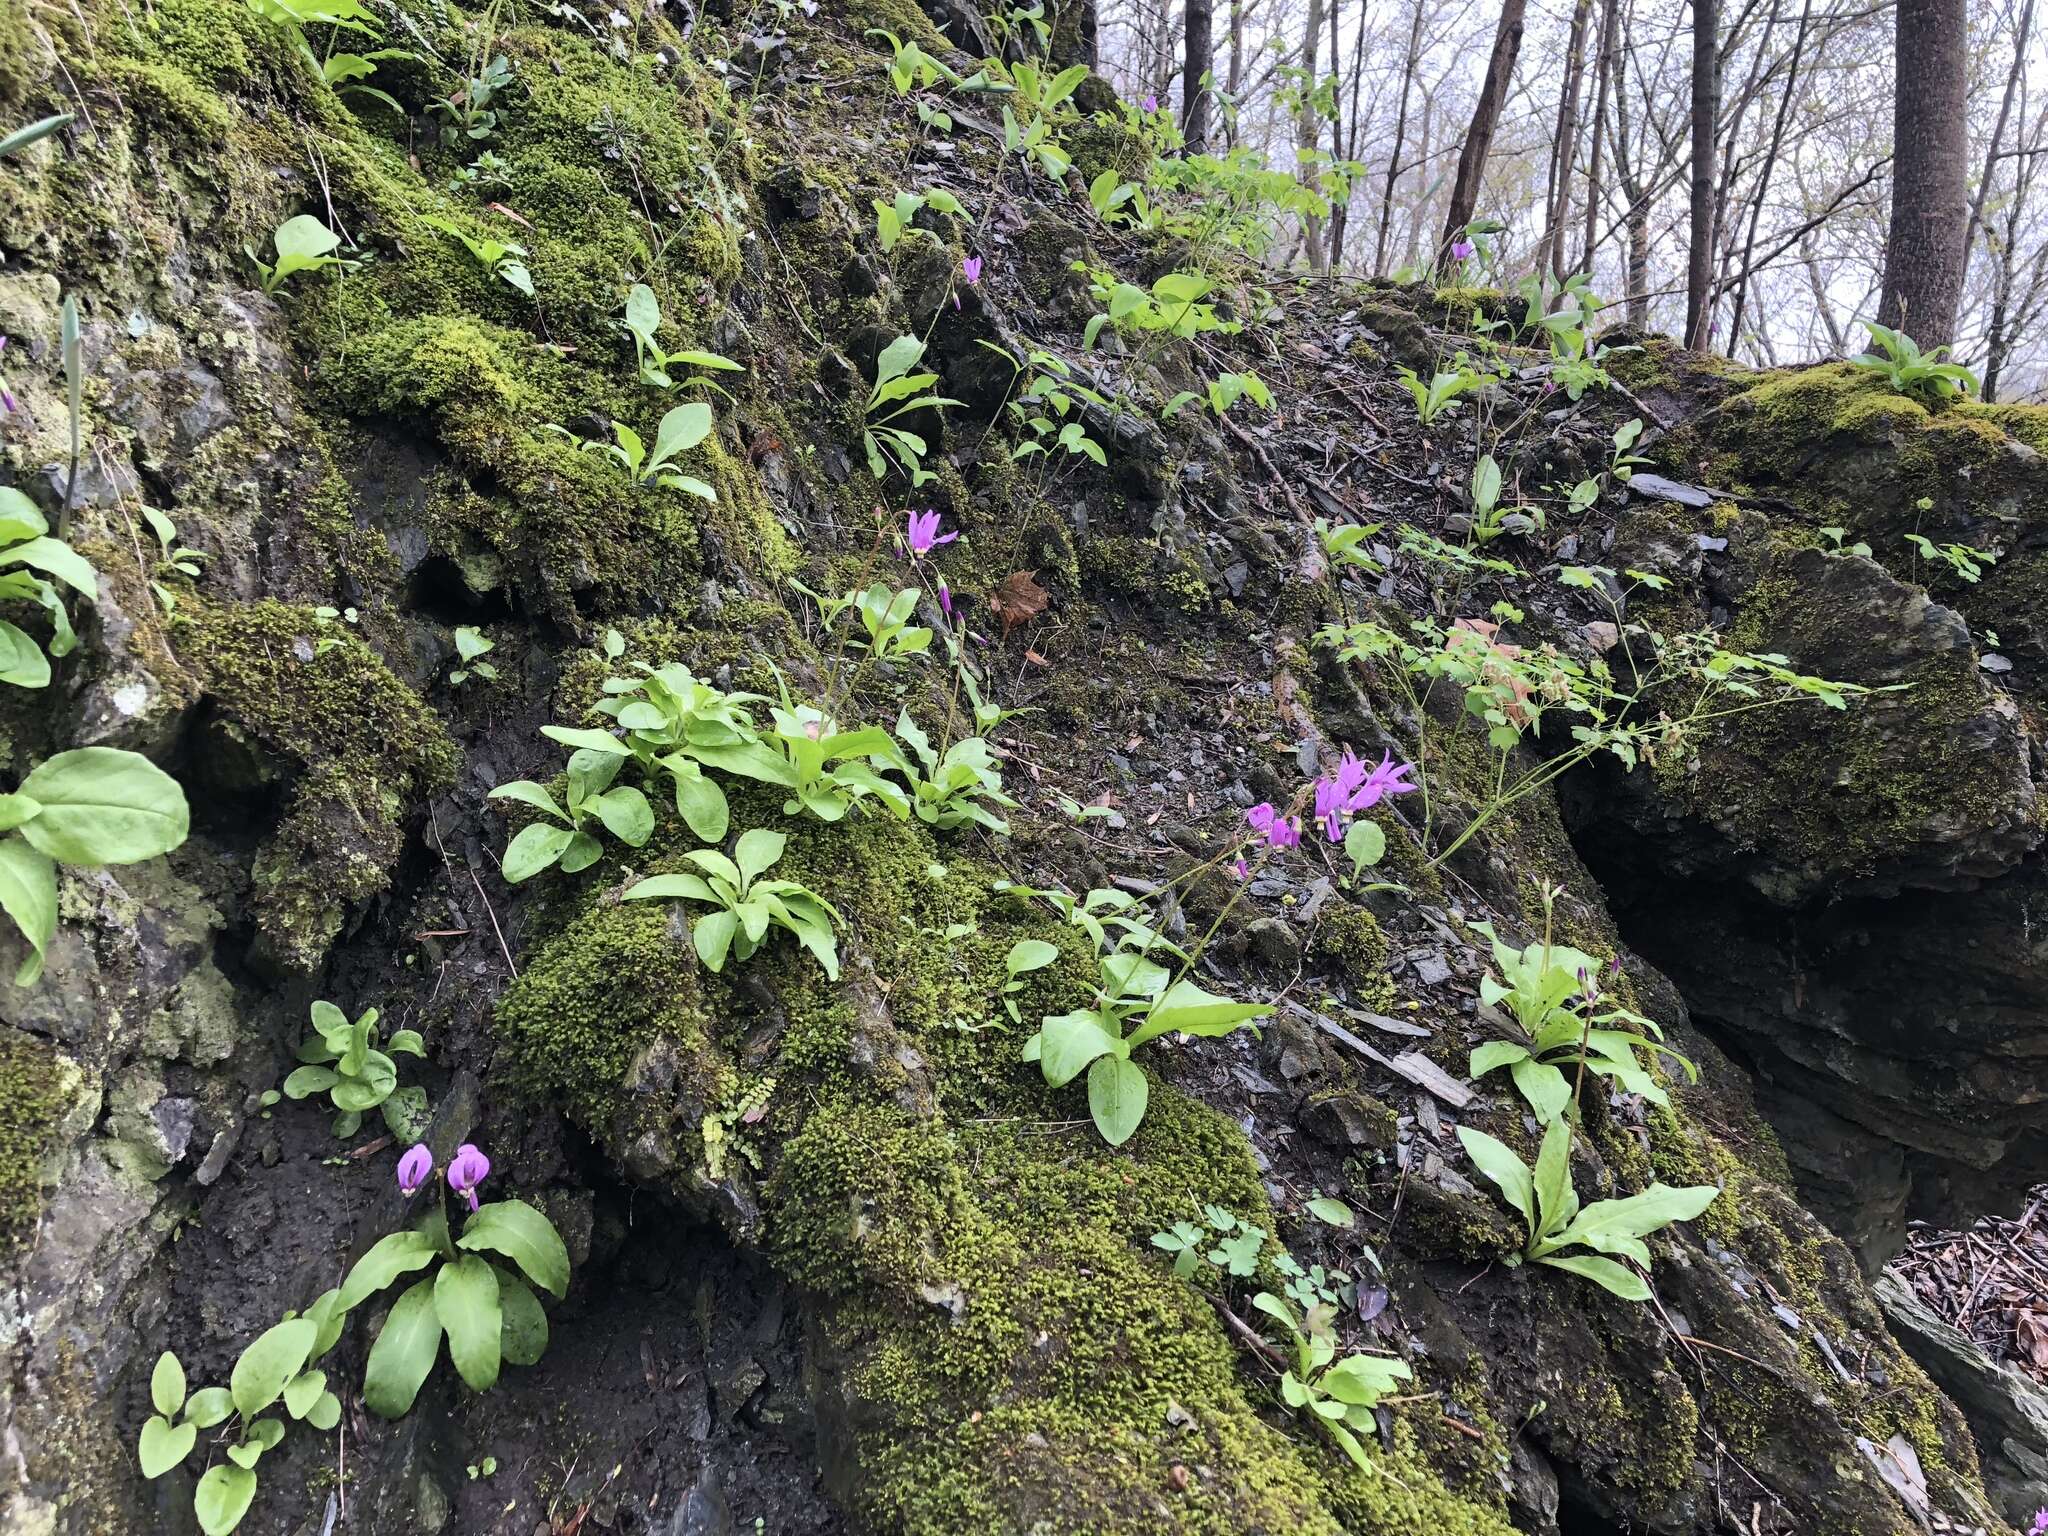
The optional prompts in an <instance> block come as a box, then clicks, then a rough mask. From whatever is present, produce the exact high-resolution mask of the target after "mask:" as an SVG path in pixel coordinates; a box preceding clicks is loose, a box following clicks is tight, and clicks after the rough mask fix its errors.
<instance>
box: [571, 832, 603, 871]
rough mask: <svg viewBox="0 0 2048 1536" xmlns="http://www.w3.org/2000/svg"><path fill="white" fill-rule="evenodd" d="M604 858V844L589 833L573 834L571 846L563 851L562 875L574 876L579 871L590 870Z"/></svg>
mask: <svg viewBox="0 0 2048 1536" xmlns="http://www.w3.org/2000/svg"><path fill="white" fill-rule="evenodd" d="M603 857H604V844H602V843H600V842H599V841H598V840H597V839H596V838H594V837H592V836H591V835H590V834H589V833H588V832H572V833H571V834H570V835H569V846H568V847H566V848H564V849H563V850H562V873H563V874H565V875H573V874H575V873H577V872H578V871H579V870H585V869H588V868H590V866H591V865H593V864H595V863H596V862H597V861H598V860H599V859H601V858H603Z"/></svg>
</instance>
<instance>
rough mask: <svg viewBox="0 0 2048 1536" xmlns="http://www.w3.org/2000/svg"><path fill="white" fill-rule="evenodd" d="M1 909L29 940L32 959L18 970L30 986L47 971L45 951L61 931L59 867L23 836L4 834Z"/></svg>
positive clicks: (0, 859) (19, 977) (0, 865)
mask: <svg viewBox="0 0 2048 1536" xmlns="http://www.w3.org/2000/svg"><path fill="white" fill-rule="evenodd" d="M0 911H4V912H5V913H6V914H7V915H8V916H9V917H10V918H12V919H13V920H14V926H15V927H17V928H19V929H20V930H21V936H22V937H23V938H24V939H26V940H27V941H28V946H29V954H28V958H27V959H25V960H23V961H22V963H21V969H20V970H19V971H17V972H16V973H15V977H14V981H15V985H17V986H23V987H26V986H29V985H31V984H32V983H34V981H35V980H36V978H37V977H38V976H40V975H42V972H43V954H44V952H45V951H46V950H47V949H48V948H49V944H50V939H51V936H52V935H54V934H55V933H56V931H57V866H56V865H55V864H54V863H53V862H51V860H50V859H49V858H48V857H46V856H45V855H43V854H41V853H38V852H37V851H36V850H35V849H33V848H31V847H30V846H29V845H28V844H27V843H25V842H23V841H22V840H21V839H20V838H19V837H0Z"/></svg>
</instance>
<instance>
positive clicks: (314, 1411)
mask: <svg viewBox="0 0 2048 1536" xmlns="http://www.w3.org/2000/svg"><path fill="white" fill-rule="evenodd" d="M306 1422H307V1423H308V1424H310V1425H312V1426H313V1427H314V1428H315V1429H318V1430H329V1429H332V1428H334V1426H335V1425H337V1424H339V1423H340V1422H341V1399H340V1398H338V1397H336V1396H335V1395H334V1394H333V1393H332V1392H322V1393H321V1394H320V1396H319V1397H318V1398H317V1399H316V1400H315V1401H314V1403H313V1406H312V1407H310V1408H308V1409H307V1410H306Z"/></svg>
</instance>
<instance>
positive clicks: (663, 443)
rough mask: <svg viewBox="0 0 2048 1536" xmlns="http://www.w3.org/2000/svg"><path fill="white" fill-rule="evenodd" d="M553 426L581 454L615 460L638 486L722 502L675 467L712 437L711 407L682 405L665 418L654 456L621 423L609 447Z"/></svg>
mask: <svg viewBox="0 0 2048 1536" xmlns="http://www.w3.org/2000/svg"><path fill="white" fill-rule="evenodd" d="M549 426H550V427H551V428H552V430H554V431H556V432H560V433H561V434H562V436H564V437H566V438H569V440H570V441H571V442H574V443H575V444H576V447H577V448H578V450H579V451H581V452H583V453H601V454H604V455H605V456H606V457H608V458H610V459H613V460H615V461H616V462H617V463H618V465H619V467H620V468H621V469H623V470H625V472H626V475H627V477H628V478H629V479H630V480H632V482H633V483H634V484H635V485H658V486H662V487H664V488H665V489H668V490H672V491H682V492H684V493H685V494H686V495H690V496H695V497H697V498H698V499H699V500H702V501H716V500H718V492H716V491H714V490H713V489H712V488H711V487H710V486H708V485H706V484H705V483H704V482H703V481H702V480H699V479H698V478H697V477H696V476H694V475H686V474H684V473H682V471H680V470H678V469H677V468H676V467H675V460H676V458H677V457H678V456H679V455H681V454H684V453H687V452H689V450H690V449H692V448H694V447H696V446H697V445H698V444H699V443H701V442H703V441H704V439H705V438H707V437H709V436H710V435H711V407H710V406H708V405H705V404H704V403H703V402H701V401H694V402H692V403H691V404H689V405H678V406H676V407H674V408H673V409H672V410H670V411H668V412H667V413H665V414H664V415H663V416H662V418H661V423H660V425H658V426H657V427H656V428H655V429H654V448H653V451H652V452H650V451H649V450H648V447H647V442H646V440H645V439H644V438H642V437H641V436H640V434H639V433H638V432H635V431H634V430H633V429H632V428H631V427H629V426H627V425H626V424H625V423H624V422H621V421H615V422H613V423H612V436H613V438H615V439H616V441H614V442H609V443H596V442H583V441H581V440H579V439H577V438H576V437H575V435H574V434H573V433H570V432H567V431H565V430H564V429H563V428H561V427H556V426H554V424H553V423H549Z"/></svg>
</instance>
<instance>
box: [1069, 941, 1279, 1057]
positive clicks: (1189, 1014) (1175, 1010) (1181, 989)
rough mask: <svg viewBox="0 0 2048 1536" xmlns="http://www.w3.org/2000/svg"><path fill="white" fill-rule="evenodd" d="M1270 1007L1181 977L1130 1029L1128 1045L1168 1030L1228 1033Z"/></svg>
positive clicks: (1209, 1033) (1196, 1032)
mask: <svg viewBox="0 0 2048 1536" xmlns="http://www.w3.org/2000/svg"><path fill="white" fill-rule="evenodd" d="M1105 965H1106V962H1105ZM1272 1011H1273V1010H1272V1008H1271V1007H1270V1006H1268V1005H1267V1004H1265V1003H1240V1002H1238V1001H1236V1000H1235V999H1234V998H1228V997H1218V996H1216V995H1215V994H1214V993H1212V992H1205V991H1203V990H1202V989H1201V988H1200V987H1198V986H1196V985H1195V984H1194V983H1193V982H1192V981H1189V980H1187V979H1186V978H1182V979H1181V980H1179V981H1176V982H1175V983H1174V984H1173V985H1172V986H1170V987H1168V988H1167V989H1166V991H1165V992H1164V993H1163V994H1162V995H1161V996H1160V998H1159V1001H1158V1002H1156V1003H1154V1004H1153V1005H1152V1007H1151V1008H1150V1009H1149V1010H1148V1011H1147V1012H1146V1014H1145V1022H1144V1023H1143V1024H1141V1025H1139V1026H1138V1028H1137V1029H1135V1030H1133V1031H1132V1032H1131V1048H1132V1049H1133V1050H1136V1049H1137V1048H1138V1047H1139V1046H1141V1045H1143V1044H1145V1043H1146V1042H1147V1041H1150V1040H1156V1039H1158V1038H1159V1036H1161V1035H1163V1034H1166V1033H1168V1032H1169V1031H1179V1032H1180V1033H1182V1034H1188V1035H1204V1036H1216V1035H1227V1034H1229V1033H1230V1032H1231V1031H1232V1030H1233V1029H1237V1028H1239V1027H1240V1026H1241V1025H1245V1024H1249V1023H1250V1022H1251V1021H1252V1020H1253V1019H1262V1018H1264V1017H1265V1016H1266V1015H1267V1014H1269V1013H1271V1012H1272Z"/></svg>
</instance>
